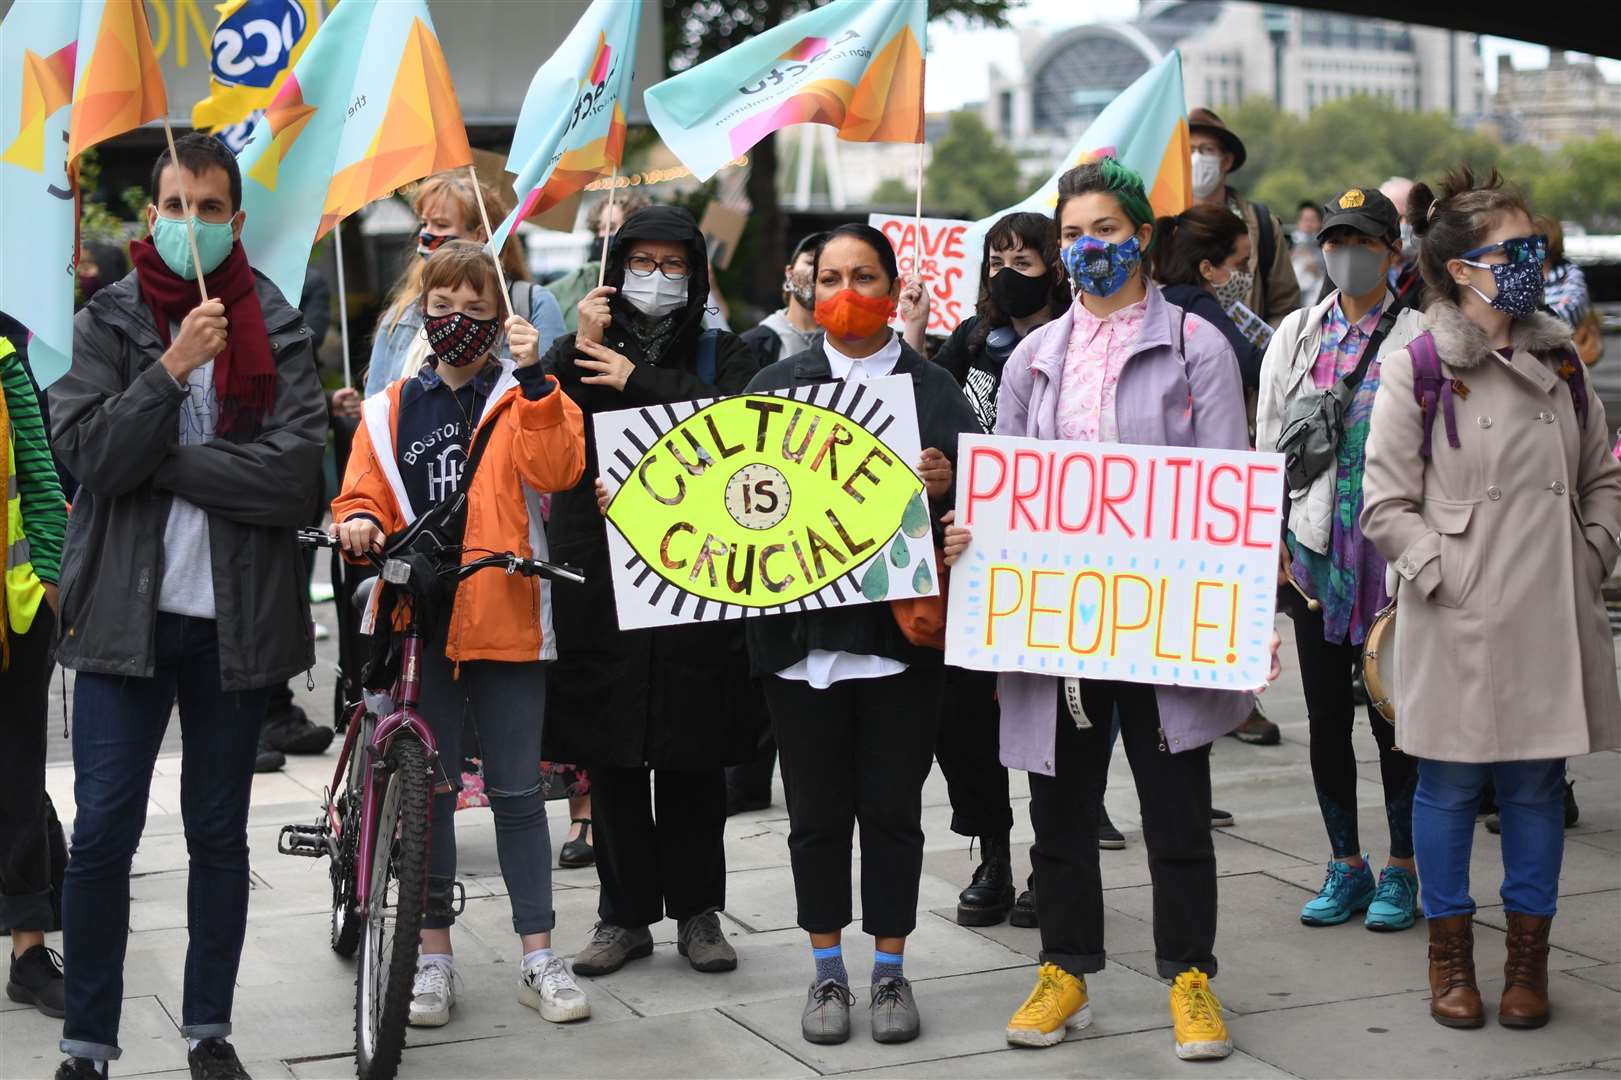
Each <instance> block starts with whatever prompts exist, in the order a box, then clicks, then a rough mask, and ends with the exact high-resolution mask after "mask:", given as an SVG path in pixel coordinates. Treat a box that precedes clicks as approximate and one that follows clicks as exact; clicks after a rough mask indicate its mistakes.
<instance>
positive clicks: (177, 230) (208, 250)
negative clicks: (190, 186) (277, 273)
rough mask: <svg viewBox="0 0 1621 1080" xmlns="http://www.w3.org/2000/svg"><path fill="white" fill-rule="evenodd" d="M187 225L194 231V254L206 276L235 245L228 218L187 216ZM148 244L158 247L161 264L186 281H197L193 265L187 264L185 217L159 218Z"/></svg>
mask: <svg viewBox="0 0 1621 1080" xmlns="http://www.w3.org/2000/svg"><path fill="white" fill-rule="evenodd" d="M191 228H192V231H193V232H194V233H196V234H197V257H198V258H199V259H201V260H202V263H203V276H204V277H207V276H208V275H209V274H212V273H213V272H214V271H215V270H216V269H218V268H219V264H220V263H222V262H224V261H225V256H227V255H229V254H230V253H231V248H232V247H234V246H235V245H236V236H235V234H234V233H232V232H231V223H230V222H229V221H203V220H201V219H199V218H197V217H193V218H192V219H191ZM152 246H153V247H155V248H157V249H158V254H159V255H160V256H161V257H162V258H163V262H164V265H166V266H168V268H169V269H170V270H173V271H174V272H175V273H176V274H177V275H179V276H180V277H183V278H185V279H186V280H187V281H196V280H197V268H196V267H195V266H193V265H192V263H191V241H189V240H187V239H186V219H185V218H170V217H163V216H162V215H161V214H160V215H159V216H158V219H157V220H156V221H154V222H153V223H152Z"/></svg>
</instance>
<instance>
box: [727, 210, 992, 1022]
mask: <svg viewBox="0 0 1621 1080" xmlns="http://www.w3.org/2000/svg"><path fill="white" fill-rule="evenodd" d="M813 273H814V279H815V281H816V320H817V322H818V323H820V324H821V325H822V328H823V329H824V331H825V334H824V336H823V339H822V343H821V345H820V346H819V347H816V348H812V349H808V350H806V351H805V352H802V353H800V354H798V355H797V356H791V357H788V358H786V359H783V360H779V361H778V362H777V363H775V364H773V365H771V366H770V367H768V368H766V369H765V370H764V371H762V372H760V373H759V374H758V375H756V376H755V377H754V379H753V380H752V381H751V382H750V383H749V387H748V388H749V390H750V391H757V390H759V391H770V390H785V389H789V388H791V387H796V386H809V385H814V384H816V383H825V382H831V381H835V380H838V381H844V382H850V381H855V382H864V381H867V380H870V379H877V378H882V377H883V376H885V375H907V376H909V377H910V378H911V380H912V387H913V392H914V395H915V397H916V402H917V414H918V427H919V432H920V435H921V439H922V444H923V446H924V447H926V449H924V451H923V454H922V458H921V460H920V461H919V462H918V463H917V466H916V467H917V470H918V472H919V474H920V475H921V476H922V478H923V482H924V487H925V489H926V491H927V493H928V497H929V502H930V504H931V507H932V510H931V516H932V517H934V518H937V517H938V514H939V513H940V512H941V511H942V510H944V509H945V508H947V507H948V506H950V500H951V492H952V461H953V460H954V458H955V455H956V448H957V436H958V435H960V434H962V433H964V432H973V431H975V430H977V429H978V424H976V423H975V421H974V416H973V411H972V410H971V409H970V408H969V406H968V401H967V399H966V398H965V397H964V396H963V394H962V391H961V390H959V389H958V388H957V386H956V384H955V382H954V381H953V380H952V378H951V376H950V375H948V374H947V373H946V372H945V371H944V370H942V369H941V368H940V367H938V366H936V365H933V364H930V363H929V362H928V361H927V360H925V359H924V358H923V357H922V356H920V355H919V354H918V353H917V352H916V351H915V350H914V349H913V348H912V347H911V346H909V345H907V344H905V343H904V341H903V340H902V339H901V336H900V335H898V334H897V333H896V332H895V331H894V330H892V329H891V328H890V326H889V320H890V318H891V317H892V316H893V315H894V313H895V311H896V307H897V303H898V302H900V301H901V300H902V299H903V297H905V296H906V294H907V293H906V289H903V287H902V283H901V279H900V271H899V269H898V267H897V266H896V261H895V252H894V249H893V248H892V247H891V246H890V244H889V241H888V240H887V239H886V238H885V237H884V235H883V233H881V232H879V231H878V230H876V229H873V228H871V227H869V226H867V225H854V224H851V225H840V226H839V227H838V228H836V229H833V230H832V231H831V232H829V233H828V234H827V236H826V238H825V239H824V240H823V242H822V243H821V245H820V246H819V247H818V248H817V249H816V255H815V258H814V261H813ZM914 284H916V279H913V281H912V282H909V283H908V287H910V286H912V285H914ZM920 293H921V289H918V290H916V291H914V292H913V293H912V295H911V302H912V303H913V304H914V305H915V306H914V307H913V309H912V312H913V313H915V312H916V310H917V307H921V306H922V297H921V295H919V294H920ZM924 317H925V318H927V313H926V311H925V312H924ZM747 625H748V637H749V659H750V662H751V664H752V666H753V670H754V673H755V674H756V675H758V676H759V677H761V678H762V679H764V681H765V693H766V700H767V701H768V702H769V703H770V706H771V719H772V722H773V724H774V725H775V728H776V735H777V748H778V753H779V755H780V757H781V760H782V775H783V787H784V789H785V791H786V793H787V796H788V820H789V833H788V851H789V859H790V862H791V863H792V866H793V873H794V894H795V898H796V901H797V905H798V921H799V926H800V928H801V929H803V930H805V931H806V932H807V933H808V934H809V935H810V942H811V950H812V958H813V960H814V962H815V975H814V977H813V979H812V981H811V987H810V992H809V994H808V995H807V998H806V1004H805V1010H804V1014H803V1017H802V1019H801V1033H802V1034H803V1036H804V1038H805V1040H806V1041H807V1042H812V1043H842V1042H844V1041H845V1040H847V1039H848V1038H849V1037H850V1007H851V1006H852V1005H854V1004H855V995H854V994H852V993H851V992H850V977H849V974H848V972H847V971H846V969H845V966H844V955H843V947H842V943H841V939H842V936H843V932H844V928H845V927H846V926H848V925H849V924H850V921H851V901H850V855H851V832H852V830H853V829H854V828H855V826H856V825H857V824H859V825H860V828H861V908H862V929H863V930H864V931H865V932H867V933H868V934H871V935H872V937H873V939H874V942H873V943H874V946H875V949H876V952H875V954H874V961H873V969H872V983H871V990H870V995H869V1011H870V1015H871V1028H872V1036H873V1039H874V1040H875V1041H877V1042H881V1043H898V1042H907V1041H910V1040H912V1039H915V1038H917V1035H918V1031H919V1028H920V1022H919V1017H918V1011H917V1003H916V1001H915V1000H914V998H913V994H912V985H911V983H910V982H908V981H907V979H906V976H905V971H904V952H905V948H906V938H907V936H908V935H909V934H911V932H912V930H913V929H914V928H915V927H916V925H917V896H918V883H919V880H920V878H921V875H922V870H923V826H922V794H923V781H924V780H925V779H926V778H927V777H928V774H929V768H930V765H931V763H932V760H933V755H934V744H935V731H936V727H937V725H938V722H939V709H940V692H941V667H942V664H941V659H942V658H941V654H940V653H939V652H938V651H937V650H934V649H930V648H927V647H925V646H920V645H914V644H912V643H911V642H910V641H908V640H907V638H906V636H905V635H904V634H903V633H902V632H901V629H900V626H899V624H898V623H897V622H896V619H895V616H894V614H893V613H892V612H891V611H890V610H889V608H888V606H887V605H881V604H868V605H856V606H852V607H836V608H829V609H827V610H824V611H814V612H805V613H802V614H799V613H795V614H784V615H776V616H772V617H769V618H761V619H751V620H749V621H748V624H747Z"/></svg>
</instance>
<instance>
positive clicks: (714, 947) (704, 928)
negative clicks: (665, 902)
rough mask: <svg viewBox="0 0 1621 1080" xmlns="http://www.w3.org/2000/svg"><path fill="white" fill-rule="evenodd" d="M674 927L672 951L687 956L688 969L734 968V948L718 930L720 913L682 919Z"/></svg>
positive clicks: (721, 969)
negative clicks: (673, 949) (674, 950)
mask: <svg viewBox="0 0 1621 1080" xmlns="http://www.w3.org/2000/svg"><path fill="white" fill-rule="evenodd" d="M676 927H677V930H676V939H675V949H676V952H679V953H680V954H681V955H682V956H685V957H686V958H687V963H689V964H691V965H692V970H694V971H705V972H712V971H736V970H737V950H736V949H733V948H732V945H731V943H730V942H729V941H727V940H726V937H725V935H723V934H722V933H721V932H720V916H718V915H716V914H715V913H714V912H713V911H706V912H704V914H702V915H694V916H693V917H692V918H690V919H682V920H681V921H680V922H679V923H677V924H676Z"/></svg>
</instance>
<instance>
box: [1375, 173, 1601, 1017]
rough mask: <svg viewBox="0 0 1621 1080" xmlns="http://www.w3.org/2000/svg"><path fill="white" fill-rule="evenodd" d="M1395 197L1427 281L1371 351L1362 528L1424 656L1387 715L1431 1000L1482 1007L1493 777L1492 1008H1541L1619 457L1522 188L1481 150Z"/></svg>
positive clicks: (1410, 640) (1463, 1011)
mask: <svg viewBox="0 0 1621 1080" xmlns="http://www.w3.org/2000/svg"><path fill="white" fill-rule="evenodd" d="M1408 216H1409V219H1410V220H1412V221H1413V222H1414V223H1415V225H1416V227H1417V228H1418V231H1419V233H1420V234H1421V235H1422V237H1423V247H1422V249H1421V252H1420V258H1421V260H1422V267H1423V273H1424V281H1425V284H1426V285H1427V286H1428V289H1429V292H1430V294H1431V296H1432V299H1431V301H1430V304H1429V307H1428V310H1427V311H1426V312H1425V326H1426V329H1427V332H1426V333H1425V334H1424V335H1421V336H1420V337H1418V338H1416V339H1415V340H1414V341H1413V342H1411V343H1410V344H1409V345H1408V347H1407V348H1406V349H1405V350H1402V351H1399V352H1396V353H1393V354H1391V355H1389V356H1387V357H1386V358H1385V364H1384V378H1383V381H1382V382H1381V384H1380V387H1379V392H1378V395H1377V397H1376V399H1375V402H1374V411H1373V426H1372V432H1371V435H1370V437H1369V440H1368V463H1367V473H1366V477H1365V481H1364V497H1365V499H1366V506H1365V508H1364V510H1363V512H1362V528H1363V530H1364V531H1365V532H1366V534H1367V536H1368V538H1369V539H1371V540H1372V541H1373V542H1374V544H1375V545H1377V547H1378V549H1379V552H1380V554H1382V555H1383V556H1384V557H1385V558H1386V559H1388V560H1390V563H1391V566H1392V569H1393V570H1394V574H1393V575H1392V577H1393V580H1394V582H1395V587H1396V600H1397V601H1398V603H1399V605H1400V608H1399V615H1398V618H1397V620H1396V640H1395V652H1396V655H1397V656H1398V657H1399V658H1400V660H1399V663H1400V666H1401V670H1402V671H1403V672H1421V673H1422V677H1420V678H1403V679H1400V680H1399V681H1398V682H1397V684H1396V690H1395V709H1396V733H1395V734H1396V743H1397V745H1399V746H1400V747H1402V749H1403V750H1404V751H1405V752H1406V753H1408V754H1411V755H1412V756H1413V757H1414V758H1416V759H1418V789H1417V792H1416V793H1415V795H1414V798H1413V845H1414V848H1415V849H1416V850H1417V853H1418V864H1419V867H1420V870H1421V871H1422V873H1423V879H1422V882H1421V885H1420V897H1421V899H1422V901H1423V905H1424V915H1425V917H1426V918H1427V919H1428V921H1429V932H1430V970H1429V979H1430V991H1431V1000H1430V1014H1431V1015H1432V1016H1433V1017H1434V1018H1435V1019H1436V1020H1437V1021H1438V1022H1439V1023H1441V1024H1444V1025H1446V1026H1448V1027H1479V1026H1481V1025H1482V1024H1484V1023H1485V1013H1484V1009H1483V1006H1482V1003H1481V999H1480V991H1479V988H1478V986H1477V985H1476V982H1475V970H1474V942H1473V932H1472V928H1471V918H1472V916H1473V915H1474V912H1475V903H1474V900H1473V899H1472V898H1471V897H1470V895H1469V863H1470V850H1471V847H1472V844H1473V840H1474V825H1475V814H1476V810H1477V808H1478V806H1479V803H1480V795H1481V789H1482V787H1483V786H1484V785H1485V784H1486V783H1487V782H1488V781H1491V782H1492V783H1494V784H1495V786H1496V790H1497V804H1498V808H1499V812H1500V814H1501V819H1502V847H1503V852H1502V855H1503V883H1502V900H1503V912H1504V919H1505V921H1506V923H1507V929H1508V941H1507V946H1508V958H1507V961H1506V962H1505V964H1504V968H1503V975H1504V988H1503V993H1502V997H1501V999H1500V1001H1499V1003H1498V1021H1499V1022H1500V1023H1501V1024H1503V1025H1505V1026H1508V1027H1538V1026H1541V1025H1542V1024H1545V1023H1546V1022H1547V1020H1548V1017H1549V1012H1550V1009H1549V1003H1548V931H1549V928H1550V925H1551V923H1552V920H1553V916H1554V911H1555V908H1556V907H1557V905H1558V891H1559V870H1560V863H1561V860H1562V856H1563V853H1564V800H1565V789H1564V784H1563V780H1564V775H1565V759H1566V758H1567V757H1570V756H1573V755H1581V754H1589V753H1594V752H1596V751H1599V750H1606V749H1611V748H1614V747H1617V746H1621V694H1618V691H1617V686H1616V664H1615V652H1614V647H1613V643H1612V641H1611V637H1610V630H1609V624H1608V620H1607V619H1606V616H1605V611H1604V604H1603V601H1602V599H1601V597H1600V594H1599V586H1600V583H1601V582H1602V581H1603V580H1604V578H1605V577H1606V576H1608V574H1609V573H1610V571H1611V569H1612V568H1613V567H1614V566H1615V562H1616V553H1617V545H1616V537H1617V534H1618V533H1621V463H1618V462H1617V461H1616V459H1615V458H1614V457H1612V456H1611V454H1610V439H1609V429H1608V427H1607V425H1606V423H1605V417H1604V407H1603V405H1602V404H1601V403H1600V402H1599V399H1598V397H1597V396H1596V395H1595V394H1594V393H1593V389H1592V386H1591V385H1590V383H1589V381H1588V379H1587V377H1586V374H1585V369H1584V368H1583V366H1582V365H1581V364H1580V363H1579V362H1577V361H1576V359H1575V356H1574V353H1573V351H1572V349H1571V343H1570V328H1569V326H1568V325H1566V324H1565V323H1563V322H1561V321H1560V320H1558V319H1556V318H1554V317H1553V316H1550V315H1546V314H1543V313H1540V312H1538V311H1537V306H1538V304H1539V303H1540V302H1541V300H1542V293H1543V278H1542V262H1543V259H1544V257H1545V256H1546V252H1545V250H1544V247H1543V241H1542V239H1541V237H1540V236H1538V235H1536V234H1535V229H1534V226H1533V225H1532V224H1531V215H1530V213H1529V211H1528V210H1527V208H1526V204H1525V200H1524V199H1523V197H1522V196H1520V195H1519V194H1518V193H1517V192H1515V191H1513V190H1511V189H1509V188H1506V187H1504V186H1503V185H1502V182H1501V180H1500V178H1499V177H1498V176H1497V174H1496V172H1495V171H1494V172H1493V173H1492V174H1491V175H1490V176H1488V177H1486V178H1485V179H1484V180H1479V179H1477V178H1476V177H1475V175H1474V174H1473V173H1472V172H1471V171H1470V170H1469V169H1468V168H1460V169H1458V170H1457V171H1456V172H1454V173H1452V174H1450V175H1449V176H1447V177H1446V178H1445V179H1444V180H1443V181H1442V182H1441V184H1440V190H1439V191H1438V192H1432V190H1431V189H1430V188H1429V187H1428V185H1425V184H1417V185H1415V186H1414V188H1413V191H1412V194H1411V196H1410V198H1409V202H1408ZM1426 346H1428V348H1426ZM1415 392H1417V393H1419V394H1422V402H1423V404H1420V400H1419V399H1416V398H1415ZM1524 657H1535V658H1536V661H1535V672H1536V674H1535V676H1534V677H1527V675H1526V674H1525V672H1526V668H1525V664H1524V663H1523V661H1522V659H1521V658H1524Z"/></svg>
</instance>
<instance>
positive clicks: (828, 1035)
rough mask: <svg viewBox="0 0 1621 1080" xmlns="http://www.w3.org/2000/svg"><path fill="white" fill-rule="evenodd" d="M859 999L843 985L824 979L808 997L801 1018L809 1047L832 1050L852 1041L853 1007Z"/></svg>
mask: <svg viewBox="0 0 1621 1080" xmlns="http://www.w3.org/2000/svg"><path fill="white" fill-rule="evenodd" d="M855 1003H856V996H855V995H854V994H852V993H850V988H849V987H848V986H845V985H844V984H843V983H840V982H834V981H833V980H832V979H824V980H823V981H821V982H819V983H816V984H815V985H814V986H812V987H811V988H810V993H809V994H807V995H806V996H805V1012H804V1013H803V1015H801V1016H800V1018H799V1032H800V1034H801V1035H803V1036H805V1041H806V1042H808V1043H818V1044H820V1045H822V1046H832V1045H834V1044H836V1043H842V1042H848V1041H849V1039H850V1006H852V1005H854V1004H855Z"/></svg>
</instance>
